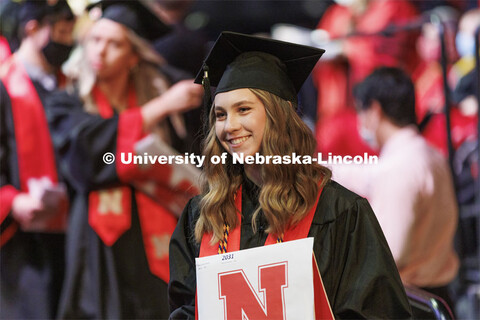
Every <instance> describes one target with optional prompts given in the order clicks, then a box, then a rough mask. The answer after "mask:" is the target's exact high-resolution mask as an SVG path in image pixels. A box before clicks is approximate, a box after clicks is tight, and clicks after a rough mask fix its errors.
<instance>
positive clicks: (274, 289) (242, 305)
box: [218, 261, 288, 320]
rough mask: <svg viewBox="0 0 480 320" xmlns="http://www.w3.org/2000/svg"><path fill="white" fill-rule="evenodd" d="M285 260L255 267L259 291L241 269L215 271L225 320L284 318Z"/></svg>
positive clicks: (280, 319) (271, 319)
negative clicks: (256, 268) (217, 272)
mask: <svg viewBox="0 0 480 320" xmlns="http://www.w3.org/2000/svg"><path fill="white" fill-rule="evenodd" d="M287 280H288V279H287V262H286V261H285V262H280V263H275V264H269V265H263V266H259V267H258V292H259V293H260V297H259V295H258V294H257V291H255V290H254V288H253V286H252V285H251V284H250V282H249V281H248V279H247V277H246V276H245V273H244V272H243V270H242V269H240V270H234V271H229V272H223V273H220V274H218V285H219V287H220V290H219V292H220V297H219V298H220V299H221V300H223V305H224V308H225V320H244V319H252V320H253V319H255V320H257V319H258V320H273V319H279V320H283V319H284V318H285V300H284V295H283V290H284V288H286V287H287V286H288V282H287Z"/></svg>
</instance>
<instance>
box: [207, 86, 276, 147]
mask: <svg viewBox="0 0 480 320" xmlns="http://www.w3.org/2000/svg"><path fill="white" fill-rule="evenodd" d="M214 108H215V110H214V111H215V119H216V121H215V133H216V135H217V138H218V140H220V143H221V144H222V146H223V147H224V148H225V150H227V151H228V152H229V153H230V154H232V153H243V154H244V156H247V155H254V154H255V153H257V152H259V151H260V147H261V145H262V139H263V133H264V131H265V123H266V121H267V116H266V113H265V106H264V105H263V103H262V102H261V101H260V100H259V99H258V98H257V96H256V95H255V94H253V93H252V92H251V91H250V90H249V89H237V90H233V91H228V92H222V93H219V94H217V95H216V96H215V103H214Z"/></svg>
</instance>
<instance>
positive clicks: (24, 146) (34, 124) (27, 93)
mask: <svg viewBox="0 0 480 320" xmlns="http://www.w3.org/2000/svg"><path fill="white" fill-rule="evenodd" d="M3 68H5V69H2V81H3V83H4V85H5V88H6V90H7V92H8V95H9V96H10V101H11V105H12V114H13V122H14V126H15V142H16V147H17V157H18V171H19V175H20V190H21V191H22V192H28V191H29V190H28V180H29V179H32V178H33V179H40V178H43V177H47V178H48V179H49V180H50V181H51V182H53V183H54V184H55V183H57V182H58V176H57V169H56V164H55V154H54V149H53V145H52V140H51V137H50V131H49V129H48V124H47V119H46V116H45V110H44V108H43V104H42V102H41V100H40V98H39V96H38V94H37V91H36V90H35V87H34V86H33V83H32V82H31V80H30V78H29V76H28V74H27V72H26V70H25V69H24V67H23V65H22V64H21V63H20V62H19V61H18V60H17V58H16V56H15V55H13V56H11V57H10V58H9V59H8V60H7V62H5V65H4V66H3ZM1 193H2V197H1V198H2V199H1V221H2V222H3V220H4V219H5V218H6V216H7V215H8V213H9V212H10V210H11V203H12V201H13V198H14V196H15V195H16V194H17V193H18V191H16V189H14V188H13V186H4V187H2V188H1ZM66 218H67V207H64V208H61V209H60V210H59V212H58V213H57V215H56V216H55V217H54V218H52V219H51V220H50V222H49V224H48V225H47V226H46V230H45V231H64V230H65V226H66ZM10 228H16V225H15V227H14V226H13V225H11V227H10ZM12 230H13V229H11V230H10V231H9V230H8V229H7V230H5V232H4V233H3V234H2V245H3V244H4V243H5V242H6V241H8V239H6V238H10V237H11V236H13V234H14V232H12Z"/></svg>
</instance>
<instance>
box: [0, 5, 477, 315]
mask: <svg viewBox="0 0 480 320" xmlns="http://www.w3.org/2000/svg"><path fill="white" fill-rule="evenodd" d="M479 5H480V2H479V1H475V0H455V1H454V0H436V1H433V0H432V1H409V0H334V1H330V0H321V1H320V0H317V1H312V0H296V1H274V0H272V1H270V0H268V1H266V0H265V1H213V0H212V1H210V0H198V1H194V0H150V1H133V0H130V1H114V0H112V1H107V0H104V1H100V2H99V3H96V2H95V3H93V2H91V1H87V0H83V1H65V0H4V1H2V2H1V3H0V63H1V66H0V79H1V82H0V106H1V111H0V112H1V114H0V125H1V127H0V138H1V140H0V142H1V147H0V165H1V167H0V183H1V185H0V186H1V189H0V192H1V193H0V200H1V203H0V205H1V207H0V215H1V216H0V218H1V246H2V247H1V269H0V273H1V281H0V286H1V293H0V294H1V297H0V300H1V306H0V318H2V319H3V318H5V319H10V318H45V319H46V318H158V319H163V318H168V316H169V310H168V297H167V286H168V280H169V273H168V268H169V265H168V242H169V239H170V235H171V233H172V232H173V229H174V228H175V225H176V221H177V218H178V216H179V215H180V214H181V212H182V209H183V207H184V205H185V204H186V202H187V200H188V199H189V198H190V197H191V196H193V195H195V194H197V193H198V192H199V189H198V186H199V184H198V180H197V177H198V176H200V174H201V172H200V170H198V169H192V168H191V167H186V166H181V165H175V164H172V165H164V166H163V165H162V166H149V165H146V164H143V165H134V164H122V163H121V162H120V161H117V162H116V163H115V164H114V165H113V164H112V165H108V164H106V163H107V161H105V158H104V155H106V154H107V153H109V154H111V155H115V156H117V160H118V159H119V157H120V154H121V153H122V152H124V153H125V152H132V153H136V154H144V153H145V152H148V153H151V154H154V153H155V154H160V153H161V154H185V153H195V154H200V153H201V143H200V142H201V140H202V136H203V132H202V119H203V117H202V107H201V106H202V98H203V95H204V93H203V89H202V87H201V86H199V85H196V84H194V83H193V78H195V77H196V75H197V74H198V73H199V72H200V71H201V69H202V63H203V59H204V58H205V56H206V55H207V54H208V52H209V50H210V47H211V45H212V43H213V42H214V41H215V39H216V38H217V36H218V35H219V34H220V32H221V31H226V30H228V31H234V32H242V33H247V34H260V35H264V36H265V37H272V38H274V39H278V40H283V41H289V42H295V43H299V44H304V45H310V46H315V47H318V48H323V49H325V50H326V52H325V54H324V56H323V57H322V58H321V59H320V61H319V63H318V64H317V65H316V67H315V69H314V71H313V72H312V74H311V76H310V77H309V78H308V79H307V81H306V82H305V83H304V85H303V87H302V90H301V91H300V94H299V109H298V113H299V114H300V115H301V117H302V119H303V120H304V121H305V123H306V124H307V125H308V126H309V127H310V128H311V130H312V131H313V132H314V135H315V137H316V139H317V151H318V152H322V154H325V155H326V154H329V153H331V154H333V155H352V156H354V155H362V156H363V155H364V153H368V154H369V155H378V156H379V162H380V165H379V166H377V167H362V166H342V165H339V166H336V165H333V168H332V169H333V178H334V179H336V180H338V181H339V182H340V183H341V184H343V185H345V186H346V187H347V188H350V189H351V190H353V191H354V192H357V193H358V194H360V195H361V196H364V197H366V198H367V199H368V200H369V201H370V202H371V204H372V207H373V209H374V211H375V213H376V215H377V218H378V220H379V222H380V225H381V226H382V229H383V231H384V233H385V237H386V239H387V241H388V243H389V245H390V247H391V250H392V253H393V256H394V258H395V261H396V263H397V267H398V269H399V271H400V275H401V277H402V281H403V282H404V283H405V285H406V286H408V285H411V286H415V287H418V288H422V289H424V290H426V291H430V292H432V293H433V294H436V295H438V296H440V297H441V298H443V299H444V300H446V301H447V303H448V304H449V306H450V307H451V308H452V311H453V312H454V313H455V315H456V317H458V318H466V319H473V318H478V317H480V271H479V270H480V265H479V261H480V248H479V245H480V244H479V242H480V241H479V238H480V232H479V230H480V225H479V224H480V221H479V219H480V187H479V167H478V165H479V155H480V151H479V143H478V130H479V125H478V114H479V102H478V97H479V83H478V79H479V75H478V72H479V71H478V65H477V66H476V64H478V55H479V52H478V51H477V50H478V46H477V47H476V45H478V32H479V30H480V29H479V28H480V8H479ZM476 37H477V38H476ZM385 67H388V68H387V69H386V68H385ZM379 68H380V69H379ZM382 68H383V69H382ZM393 68H395V70H397V71H392V70H393ZM385 70H387V71H388V70H390V71H388V72H387V71H385ZM399 70H402V72H403V73H400V72H399ZM202 72H203V71H202ZM382 72H384V73H383V74H382ZM385 74H388V77H391V78H392V79H394V80H392V81H394V82H392V85H393V87H392V86H390V85H391V84H390V83H388V81H389V80H388V79H389V78H388V77H387V76H386V75H385ZM404 75H405V77H406V78H402V77H404ZM382 77H384V78H382ZM379 79H384V80H379ZM385 79H386V80H385ZM410 83H411V88H410V87H409V86H410ZM402 86H404V87H402ZM409 106H410V107H411V109H409ZM407 146H408V148H407ZM403 147H405V148H403Z"/></svg>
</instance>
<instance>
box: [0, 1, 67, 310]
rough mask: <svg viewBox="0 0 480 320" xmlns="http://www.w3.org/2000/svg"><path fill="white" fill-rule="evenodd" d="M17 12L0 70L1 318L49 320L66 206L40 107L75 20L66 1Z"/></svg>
mask: <svg viewBox="0 0 480 320" xmlns="http://www.w3.org/2000/svg"><path fill="white" fill-rule="evenodd" d="M18 10H19V11H18V19H19V21H18V22H19V31H20V33H21V34H20V36H21V43H20V47H19V48H18V50H17V51H16V52H15V53H14V54H13V55H12V56H10V57H9V58H8V59H7V60H6V61H4V62H3V63H2V66H1V68H0V79H1V82H0V112H1V114H0V121H1V124H0V137H1V138H0V142H1V143H0V183H1V189H0V210H1V211H0V214H1V216H0V218H1V249H0V254H1V259H0V261H1V280H0V287H1V295H0V302H1V306H0V317H1V318H22V319H26V318H45V319H50V318H54V317H55V315H56V309H57V304H58V300H59V297H60V289H61V284H62V275H63V269H64V261H63V257H64V234H63V232H64V230H65V224H66V214H67V206H68V205H67V195H66V191H65V188H63V187H62V185H61V184H60V182H61V181H62V177H61V175H60V174H59V172H58V171H57V165H56V156H55V153H54V149H53V146H52V142H51V137H50V132H49V128H48V124H47V121H46V117H45V110H44V104H45V99H46V97H47V96H49V95H50V94H51V93H52V91H53V90H54V89H55V88H56V87H57V85H58V77H57V72H58V66H59V65H60V64H61V63H62V62H63V61H64V60H65V59H66V58H67V55H68V53H69V48H70V47H71V45H72V42H73V36H72V31H73V25H74V23H75V19H74V16H73V14H72V12H71V10H70V8H69V7H68V4H67V3H66V2H65V1H58V2H57V3H56V4H53V5H49V4H47V2H46V1H25V2H23V3H21V4H20V5H19V9H18ZM59 57H61V59H60V60H59V59H58V58H59Z"/></svg>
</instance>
